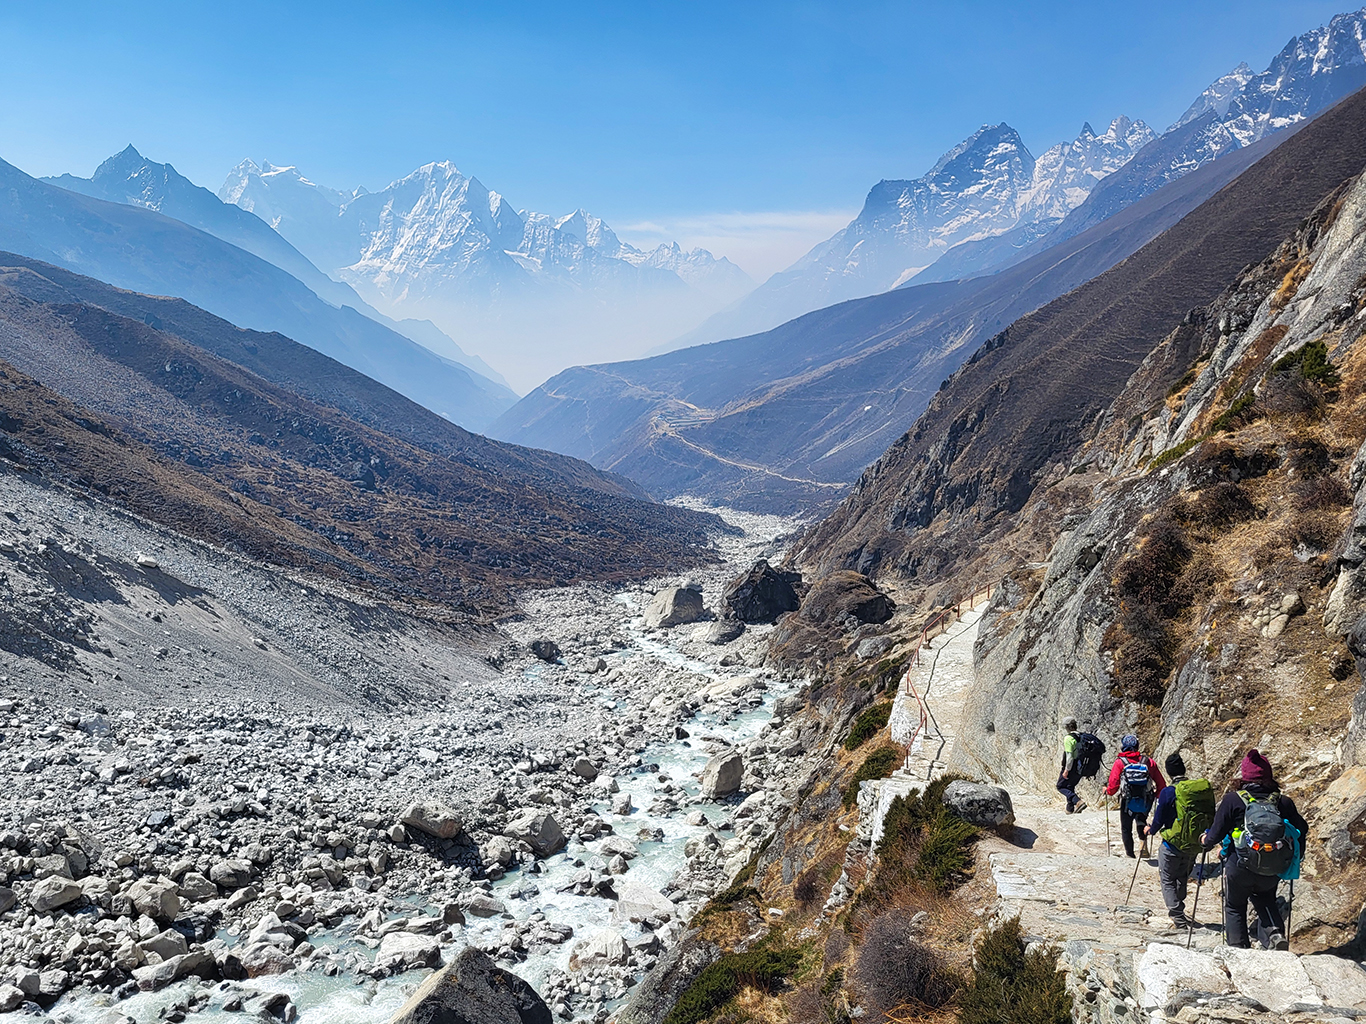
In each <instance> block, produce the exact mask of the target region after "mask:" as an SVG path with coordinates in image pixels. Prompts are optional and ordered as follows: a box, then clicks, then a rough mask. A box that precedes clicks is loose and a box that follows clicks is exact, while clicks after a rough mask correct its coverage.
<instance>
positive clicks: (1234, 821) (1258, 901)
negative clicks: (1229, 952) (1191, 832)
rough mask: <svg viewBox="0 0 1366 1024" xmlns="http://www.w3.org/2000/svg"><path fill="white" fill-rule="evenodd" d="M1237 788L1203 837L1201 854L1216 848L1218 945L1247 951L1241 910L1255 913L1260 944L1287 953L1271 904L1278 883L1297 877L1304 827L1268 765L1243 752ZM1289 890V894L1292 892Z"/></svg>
mask: <svg viewBox="0 0 1366 1024" xmlns="http://www.w3.org/2000/svg"><path fill="white" fill-rule="evenodd" d="M1238 783H1239V788H1238V789H1237V790H1235V791H1234V792H1231V793H1226V794H1225V795H1224V798H1223V800H1221V801H1220V802H1219V809H1218V810H1217V811H1216V812H1215V815H1214V824H1213V825H1211V826H1210V827H1209V829H1208V830H1207V831H1206V832H1205V835H1204V838H1203V840H1202V842H1203V843H1204V846H1205V848H1206V849H1212V848H1213V847H1215V846H1222V848H1223V851H1224V853H1223V856H1224V857H1225V861H1224V941H1225V942H1227V943H1228V944H1229V945H1230V946H1241V947H1243V948H1244V949H1246V948H1249V947H1250V946H1251V945H1252V943H1251V941H1250V939H1249V936H1248V927H1247V905H1248V901H1249V900H1250V901H1251V902H1252V906H1253V909H1255V910H1256V911H1257V923H1258V926H1259V931H1260V933H1261V935H1260V937H1261V940H1262V944H1263V945H1264V946H1266V948H1268V949H1289V948H1290V943H1289V936H1288V935H1287V933H1286V925H1285V919H1284V918H1283V917H1282V915H1281V909H1280V907H1279V906H1278V905H1277V902H1276V890H1277V889H1278V888H1279V886H1280V883H1281V880H1282V879H1289V880H1291V881H1292V882H1293V880H1294V879H1295V878H1296V877H1298V875H1299V867H1300V859H1301V858H1302V857H1303V855H1304V840H1305V837H1306V836H1307V835H1308V832H1309V825H1308V824H1307V823H1306V822H1305V820H1304V818H1303V817H1302V816H1301V815H1300V812H1299V810H1298V809H1297V808H1296V807H1295V801H1294V800H1292V799H1290V797H1288V796H1282V795H1281V792H1280V790H1279V788H1278V787H1277V786H1276V778H1275V775H1274V773H1273V772H1272V770H1271V763H1270V762H1269V761H1267V759H1266V758H1265V757H1263V756H1262V754H1261V753H1260V752H1259V751H1257V750H1249V751H1248V752H1247V756H1246V757H1244V758H1243V763H1242V765H1241V766H1240V767H1239V769H1238ZM1292 891H1293V890H1292Z"/></svg>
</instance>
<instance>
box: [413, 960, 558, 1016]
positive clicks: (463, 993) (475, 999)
mask: <svg viewBox="0 0 1366 1024" xmlns="http://www.w3.org/2000/svg"><path fill="white" fill-rule="evenodd" d="M390 1024H552V1018H551V1014H550V1007H548V1006H546V1005H545V1001H544V1000H542V999H541V997H540V996H538V995H537V994H536V990H535V989H534V988H532V987H531V986H530V985H528V984H527V983H526V982H525V981H523V980H522V979H521V978H519V977H517V975H515V974H512V973H510V972H508V971H505V970H503V969H502V968H501V967H498V966H496V965H495V964H494V962H493V961H492V960H490V959H489V958H488V956H487V954H485V953H481V952H480V951H479V950H477V949H468V948H467V949H464V950H462V951H461V953H460V955H459V956H457V957H456V958H455V961H454V962H453V963H452V964H451V965H450V966H448V967H445V968H443V969H441V970H439V971H437V972H436V973H435V974H433V975H432V976H431V977H430V978H428V979H427V980H426V981H425V982H423V983H422V987H421V988H419V989H418V990H417V991H416V992H414V993H413V996H412V998H411V999H409V1000H408V1001H407V1002H406V1003H404V1004H403V1006H402V1007H400V1008H399V1011H398V1013H397V1014H395V1015H394V1017H393V1019H392V1020H391V1021H390Z"/></svg>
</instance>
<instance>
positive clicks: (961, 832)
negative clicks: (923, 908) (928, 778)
mask: <svg viewBox="0 0 1366 1024" xmlns="http://www.w3.org/2000/svg"><path fill="white" fill-rule="evenodd" d="M960 777H961V776H957V775H944V776H941V777H940V778H938V779H935V780H934V781H933V782H931V783H930V784H929V785H928V786H926V787H925V788H924V789H923V790H921V791H919V792H915V793H911V794H910V795H909V796H905V797H901V796H899V797H897V798H896V799H895V800H893V801H892V805H891V807H889V808H888V809H887V816H886V817H885V818H884V819H883V821H882V839H881V840H880V841H879V843H878V848H877V852H878V859H879V864H878V873H877V877H876V878H875V879H874V882H873V888H874V890H883V891H885V890H886V889H888V888H890V887H892V886H894V885H896V884H898V883H904V882H908V881H911V880H915V881H917V882H921V883H922V884H924V885H926V886H928V887H929V888H931V889H933V890H934V891H935V892H947V891H948V890H949V889H951V888H953V886H954V885H956V884H957V883H958V882H960V881H962V880H963V879H964V878H965V877H966V876H967V875H968V873H969V871H970V870H971V868H972V844H973V843H974V842H976V840H977V837H978V835H979V831H978V829H977V828H976V826H974V825H970V824H969V823H968V822H966V821H964V820H963V819H962V818H960V817H958V815H956V814H954V813H953V812H952V811H951V810H949V809H948V808H947V807H945V806H944V790H945V789H946V788H947V787H948V784H949V783H950V782H953V781H954V780H955V779H958V778H960Z"/></svg>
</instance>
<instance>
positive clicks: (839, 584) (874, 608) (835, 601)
mask: <svg viewBox="0 0 1366 1024" xmlns="http://www.w3.org/2000/svg"><path fill="white" fill-rule="evenodd" d="M895 611H896V602H895V601H893V600H892V599H891V598H890V597H888V596H887V595H886V594H884V593H883V592H882V591H880V590H878V589H877V587H875V586H874V585H873V581H872V580H870V579H869V578H868V577H867V576H864V575H863V574H862V573H857V572H851V571H849V570H841V571H839V572H832V573H831V574H830V575H829V576H826V577H825V578H824V579H822V580H820V581H819V582H818V583H816V585H815V586H813V587H812V588H811V591H810V592H809V593H808V594H807V595H806V598H805V599H804V600H803V601H802V618H804V619H808V620H810V621H811V622H815V623H817V624H825V623H830V624H836V623H840V622H843V621H844V620H845V618H847V617H848V616H851V615H852V616H853V617H854V618H856V619H858V621H859V622H865V623H879V622H886V621H887V620H888V619H890V618H891V617H892V613H893V612H895Z"/></svg>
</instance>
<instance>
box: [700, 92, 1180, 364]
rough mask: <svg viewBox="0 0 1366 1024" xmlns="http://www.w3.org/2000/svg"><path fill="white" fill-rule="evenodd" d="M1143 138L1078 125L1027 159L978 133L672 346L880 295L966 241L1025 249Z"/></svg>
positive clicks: (886, 185) (1123, 124)
mask: <svg viewBox="0 0 1366 1024" xmlns="http://www.w3.org/2000/svg"><path fill="white" fill-rule="evenodd" d="M1152 138H1153V132H1152V130H1151V129H1150V128H1148V126H1147V125H1145V124H1143V123H1142V122H1141V121H1139V122H1133V121H1130V120H1129V119H1128V118H1127V117H1119V118H1116V119H1115V120H1114V121H1112V122H1111V124H1110V127H1109V128H1108V129H1107V130H1106V131H1105V133H1104V134H1102V135H1097V134H1096V133H1095V131H1094V129H1092V127H1091V126H1090V125H1089V124H1086V125H1083V126H1082V130H1081V132H1080V133H1079V134H1078V136H1077V137H1076V138H1075V139H1073V140H1072V141H1071V142H1064V143H1059V144H1058V145H1056V146H1053V147H1052V148H1051V149H1049V150H1048V151H1047V152H1046V153H1044V154H1043V156H1041V157H1039V159H1037V160H1035V158H1034V157H1033V156H1032V155H1031V154H1030V152H1029V150H1028V149H1027V148H1026V147H1025V144H1024V142H1023V140H1021V138H1020V136H1019V134H1018V133H1017V132H1016V131H1015V129H1014V128H1011V127H1010V126H1009V125H1007V124H997V125H984V126H982V127H981V128H979V129H978V130H977V131H976V132H975V133H974V134H973V135H971V136H970V137H969V138H967V139H965V140H964V141H962V142H960V143H959V144H958V145H957V146H955V147H954V148H953V149H951V150H949V151H948V152H947V153H945V154H944V155H943V156H942V157H940V158H939V162H938V163H936V164H935V165H934V167H932V168H931V169H930V170H929V172H928V173H926V174H925V175H924V176H923V177H920V178H917V179H915V180H913V181H880V182H878V183H877V184H876V185H874V186H873V188H872V190H871V191H870V192H869V193H868V197H867V199H866V200H865V201H864V204H863V209H862V211H861V212H860V213H859V215H858V217H856V218H855V219H854V220H853V221H852V222H851V223H850V224H849V226H848V227H846V228H845V229H844V230H842V231H840V232H839V233H838V234H837V235H835V236H834V237H833V238H830V239H829V240H827V241H825V242H822V243H821V244H820V245H818V246H816V247H815V248H814V249H812V250H811V251H810V252H809V253H807V254H806V255H805V256H803V257H802V258H801V259H800V260H798V261H797V262H796V263H795V264H793V265H792V266H791V267H789V268H788V269H787V270H784V271H783V272H782V273H779V274H775V275H773V277H772V278H770V279H769V280H768V281H766V282H765V283H764V284H763V285H762V286H761V287H759V288H758V289H756V290H755V292H754V293H753V294H752V295H750V296H747V297H746V298H745V299H743V300H742V301H741V302H740V303H739V304H737V305H736V306H735V307H734V308H732V309H727V310H725V311H723V312H721V313H718V314H717V315H716V316H714V317H712V318H711V319H710V320H708V321H707V323H706V324H704V325H703V326H702V327H700V328H698V329H697V330H696V331H693V332H691V333H690V334H688V335H685V336H684V337H683V338H680V339H679V342H678V343H679V345H680V346H681V345H692V344H698V343H701V342H708V341H715V340H718V339H721V338H735V337H739V336H741V335H745V334H752V333H755V332H757V331H765V330H768V329H769V328H771V327H773V326H774V325H776V324H780V323H782V322H783V321H785V320H790V319H791V318H793V317H796V316H800V315H801V314H803V313H805V312H807V311H808V310H812V309H818V308H820V307H821V306H828V305H831V304H833V303H836V302H841V301H843V300H845V299H852V298H856V297H858V296H862V295H872V294H875V293H877V292H882V291H886V290H887V289H889V288H894V287H896V286H897V285H899V284H902V283H904V282H906V281H908V280H910V279H912V278H914V277H916V276H917V275H918V274H919V273H921V272H922V271H924V270H925V268H926V267H929V266H930V265H931V264H933V263H934V262H935V261H936V260H938V259H939V258H940V257H941V256H943V255H944V253H945V252H946V251H951V250H952V249H953V247H954V246H957V245H959V244H962V243H966V242H971V241H973V240H975V239H980V238H985V237H991V236H999V235H1009V237H1010V239H1011V240H1013V241H1014V243H1015V244H1016V245H1017V246H1018V245H1022V244H1025V243H1026V242H1028V241H1032V240H1033V239H1035V238H1038V237H1039V236H1040V235H1043V234H1046V233H1047V231H1048V229H1049V228H1050V227H1051V226H1052V225H1054V224H1056V223H1057V222H1058V221H1059V220H1060V219H1061V218H1062V217H1063V216H1065V215H1066V214H1067V212H1068V211H1070V210H1071V209H1073V208H1074V207H1075V206H1077V205H1078V204H1079V203H1080V202H1082V201H1083V200H1084V199H1085V198H1086V196H1087V194H1088V193H1089V192H1090V191H1091V189H1092V188H1094V187H1095V185H1096V183H1097V182H1098V181H1100V180H1101V179H1102V178H1104V177H1105V176H1106V175H1108V174H1110V173H1112V172H1113V171H1115V170H1116V169H1117V168H1119V167H1121V166H1123V165H1124V164H1125V163H1127V162H1128V161H1129V159H1130V158H1131V157H1132V156H1133V155H1134V154H1135V153H1136V152H1138V151H1139V150H1140V149H1142V148H1143V146H1145V145H1147V143H1148V142H1149V141H1151V139H1152Z"/></svg>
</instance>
